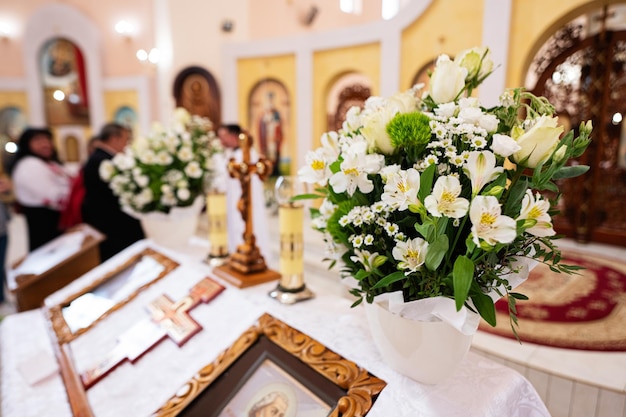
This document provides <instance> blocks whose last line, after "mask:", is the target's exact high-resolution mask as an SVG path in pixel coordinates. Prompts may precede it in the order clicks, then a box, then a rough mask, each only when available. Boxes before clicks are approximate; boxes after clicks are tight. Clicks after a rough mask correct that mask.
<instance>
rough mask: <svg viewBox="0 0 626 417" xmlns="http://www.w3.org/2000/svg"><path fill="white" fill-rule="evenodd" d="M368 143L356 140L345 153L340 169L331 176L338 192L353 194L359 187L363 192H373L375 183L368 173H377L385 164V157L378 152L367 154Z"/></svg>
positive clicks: (332, 185)
mask: <svg viewBox="0 0 626 417" xmlns="http://www.w3.org/2000/svg"><path fill="white" fill-rule="evenodd" d="M366 147H367V143H366V142H364V141H360V142H356V143H354V144H352V146H350V148H349V149H348V152H346V153H345V155H344V160H343V162H342V163H341V166H340V171H338V172H336V173H335V174H333V176H332V177H330V180H329V183H330V185H331V187H333V190H335V192H336V193H343V192H344V191H345V192H347V193H348V195H350V196H351V195H353V194H354V192H355V191H356V190H357V188H358V189H359V190H360V191H361V192H362V193H363V194H368V193H371V192H372V190H373V189H374V184H373V183H372V181H371V180H370V179H369V178H367V174H370V173H372V174H373V173H376V172H378V171H379V170H380V168H381V167H382V166H383V164H384V157H383V156H382V155H377V154H369V155H368V154H366V153H365V151H366Z"/></svg>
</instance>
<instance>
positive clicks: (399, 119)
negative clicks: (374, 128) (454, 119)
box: [387, 112, 432, 157]
mask: <svg viewBox="0 0 626 417" xmlns="http://www.w3.org/2000/svg"><path fill="white" fill-rule="evenodd" d="M429 123H430V118H429V117H428V116H426V115H425V114H424V113H421V112H413V113H400V114H397V115H396V116H395V117H394V118H393V119H392V120H391V121H390V122H389V124H388V125H387V134H388V135H389V137H390V138H391V144H392V145H393V147H394V148H396V149H402V150H404V152H406V153H407V154H410V155H411V156H412V157H419V156H420V155H421V153H422V152H423V151H424V149H426V145H427V144H428V142H430V138H431V134H432V132H431V130H430V124H429Z"/></svg>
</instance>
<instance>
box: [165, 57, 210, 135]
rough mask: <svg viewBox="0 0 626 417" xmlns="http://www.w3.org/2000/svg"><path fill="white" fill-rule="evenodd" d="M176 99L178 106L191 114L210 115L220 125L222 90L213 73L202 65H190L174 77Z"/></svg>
mask: <svg viewBox="0 0 626 417" xmlns="http://www.w3.org/2000/svg"><path fill="white" fill-rule="evenodd" d="M173 94H174V99H175V100H176V106H177V107H184V108H185V109H187V110H188V111H189V113H191V114H196V115H199V116H203V117H208V118H209V119H211V121H212V122H213V123H214V125H215V126H219V125H220V123H221V120H222V117H221V102H220V91H219V87H218V85H217V81H216V80H215V77H213V75H212V74H211V73H210V72H209V71H207V70H205V69H204V68H202V67H195V66H194V67H188V68H185V69H184V70H182V71H181V72H180V73H178V75H177V76H176V78H175V79H174V88H173Z"/></svg>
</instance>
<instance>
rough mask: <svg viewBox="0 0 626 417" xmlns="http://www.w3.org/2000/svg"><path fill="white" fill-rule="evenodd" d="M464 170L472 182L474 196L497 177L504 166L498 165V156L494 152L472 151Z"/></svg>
mask: <svg viewBox="0 0 626 417" xmlns="http://www.w3.org/2000/svg"><path fill="white" fill-rule="evenodd" d="M463 171H464V172H465V175H467V176H468V178H469V179H470V181H471V182H472V196H475V195H477V194H478V193H479V192H480V190H482V189H483V187H484V186H485V185H486V184H488V183H490V182H491V181H493V180H494V179H496V177H497V176H498V175H500V174H501V173H502V172H503V171H504V168H503V167H498V166H496V157H495V155H494V154H493V153H491V152H489V151H482V152H478V151H474V152H470V154H469V157H468V158H467V162H465V165H464V166H463Z"/></svg>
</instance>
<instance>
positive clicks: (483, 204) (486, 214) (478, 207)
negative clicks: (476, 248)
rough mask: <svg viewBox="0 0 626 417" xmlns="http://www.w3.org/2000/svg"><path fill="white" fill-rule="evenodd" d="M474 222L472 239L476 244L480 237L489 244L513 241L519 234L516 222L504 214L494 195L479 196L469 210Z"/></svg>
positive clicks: (478, 242)
mask: <svg viewBox="0 0 626 417" xmlns="http://www.w3.org/2000/svg"><path fill="white" fill-rule="evenodd" d="M469 216H470V220H471V222H472V240H473V241H474V243H475V244H476V245H479V244H480V239H482V240H484V241H485V242H486V243H487V244H488V245H490V246H493V245H495V244H496V243H511V242H513V240H514V239H515V237H516V236H517V231H516V222H515V220H513V219H512V218H510V217H509V216H504V215H502V208H501V207H500V203H499V202H498V199H497V198H495V197H494V196H481V195H479V196H477V197H476V198H474V199H473V200H472V204H471V206H470V210H469Z"/></svg>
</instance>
